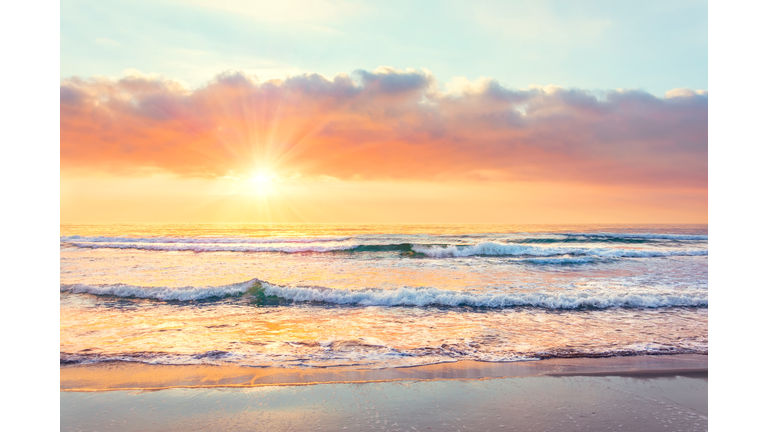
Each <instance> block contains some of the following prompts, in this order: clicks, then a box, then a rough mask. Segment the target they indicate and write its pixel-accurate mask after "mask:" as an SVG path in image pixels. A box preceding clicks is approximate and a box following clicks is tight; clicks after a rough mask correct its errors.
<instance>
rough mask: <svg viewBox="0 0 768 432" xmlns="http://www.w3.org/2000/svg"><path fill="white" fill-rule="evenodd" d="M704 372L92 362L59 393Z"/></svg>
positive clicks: (696, 363) (617, 363)
mask: <svg viewBox="0 0 768 432" xmlns="http://www.w3.org/2000/svg"><path fill="white" fill-rule="evenodd" d="M555 375H574V376H575V375H579V376H588V375H591V376H623V377H636V378H637V377H647V378H651V377H664V376H690V377H706V376H707V356H705V355H675V356H632V357H610V358H574V359H550V360H541V361H528V362H513V363H491V362H476V361H461V362H456V363H440V364H435V365H427V366H416V367H406V368H390V369H373V370H371V369H356V368H326V369H298V368H254V367H241V366H202V365H180V366H170V365H148V364H143V363H125V362H111V363H96V364H86V365H73V366H63V367H61V369H60V389H61V390H63V391H103V390H160V389H168V388H181V387H187V388H189V387H255V386H266V385H273V386H274V385H307V384H327V383H364V382H382V381H399V380H455V379H486V378H504V377H528V376H555Z"/></svg>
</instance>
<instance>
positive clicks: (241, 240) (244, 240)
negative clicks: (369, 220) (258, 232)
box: [59, 235, 351, 244]
mask: <svg viewBox="0 0 768 432" xmlns="http://www.w3.org/2000/svg"><path fill="white" fill-rule="evenodd" d="M349 239H351V237H104V236H97V237H81V236H79V235H74V236H62V237H60V239H59V241H61V242H78V243H169V244H187V243H191V244H199V243H202V244H221V243H224V244H229V243H234V244H263V243H267V244H268V243H325V242H343V241H347V240H349Z"/></svg>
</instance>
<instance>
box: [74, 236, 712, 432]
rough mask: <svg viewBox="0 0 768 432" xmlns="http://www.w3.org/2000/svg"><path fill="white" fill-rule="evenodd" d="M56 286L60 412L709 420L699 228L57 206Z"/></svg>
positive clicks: (310, 422) (428, 426)
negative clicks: (201, 216)
mask: <svg viewBox="0 0 768 432" xmlns="http://www.w3.org/2000/svg"><path fill="white" fill-rule="evenodd" d="M59 295H60V297H59V299H60V300H59V314H60V330H59V335H60V341H59V344H60V345H59V346H60V354H59V359H60V384H59V390H60V397H61V401H60V407H61V417H60V419H61V424H60V427H61V429H62V430H179V431H181V430H393V431H397V430H410V431H412V430H501V429H504V430H534V431H538V430H581V429H585V430H638V431H639V430H685V431H689V430H706V428H707V419H708V408H707V406H708V398H707V388H708V387H707V382H708V381H707V380H708V361H707V358H708V350H709V348H708V343H709V340H708V322H709V310H708V305H709V298H708V234H707V227H706V225H503V224H502V225H483V224H443V225H441V224H437V225H403V224H401V225H354V224H349V225H339V224H336V225H323V224H175V225H174V224H132V225H126V224H113V225H62V227H61V237H60V293H59ZM345 428H346V429H345Z"/></svg>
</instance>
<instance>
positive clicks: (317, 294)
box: [264, 283, 708, 309]
mask: <svg viewBox="0 0 768 432" xmlns="http://www.w3.org/2000/svg"><path fill="white" fill-rule="evenodd" d="M264 293H265V294H267V295H273V296H276V297H280V298H283V299H287V300H292V301H302V302H323V303H334V304H353V305H361V306H452V307H455V306H473V307H490V308H506V307H515V306H533V307H540V308H546V309H577V308H583V307H592V308H598V309H604V308H613V307H629V308H632V307H649V308H659V307H681V306H708V299H707V295H706V294H701V293H667V294H650V293H615V294H607V293H600V294H598V293H594V292H580V293H567V294H566V293H557V294H555V293H543V292H532V293H500V292H494V293H487V294H483V293H462V292H457V291H450V290H440V289H436V288H398V289H394V290H342V289H329V288H313V287H283V286H277V285H271V284H268V283H264Z"/></svg>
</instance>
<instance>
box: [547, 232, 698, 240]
mask: <svg viewBox="0 0 768 432" xmlns="http://www.w3.org/2000/svg"><path fill="white" fill-rule="evenodd" d="M561 235H565V236H568V237H593V238H618V239H647V240H708V239H709V236H708V235H706V234H704V235H688V234H655V233H564V234H561Z"/></svg>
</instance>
